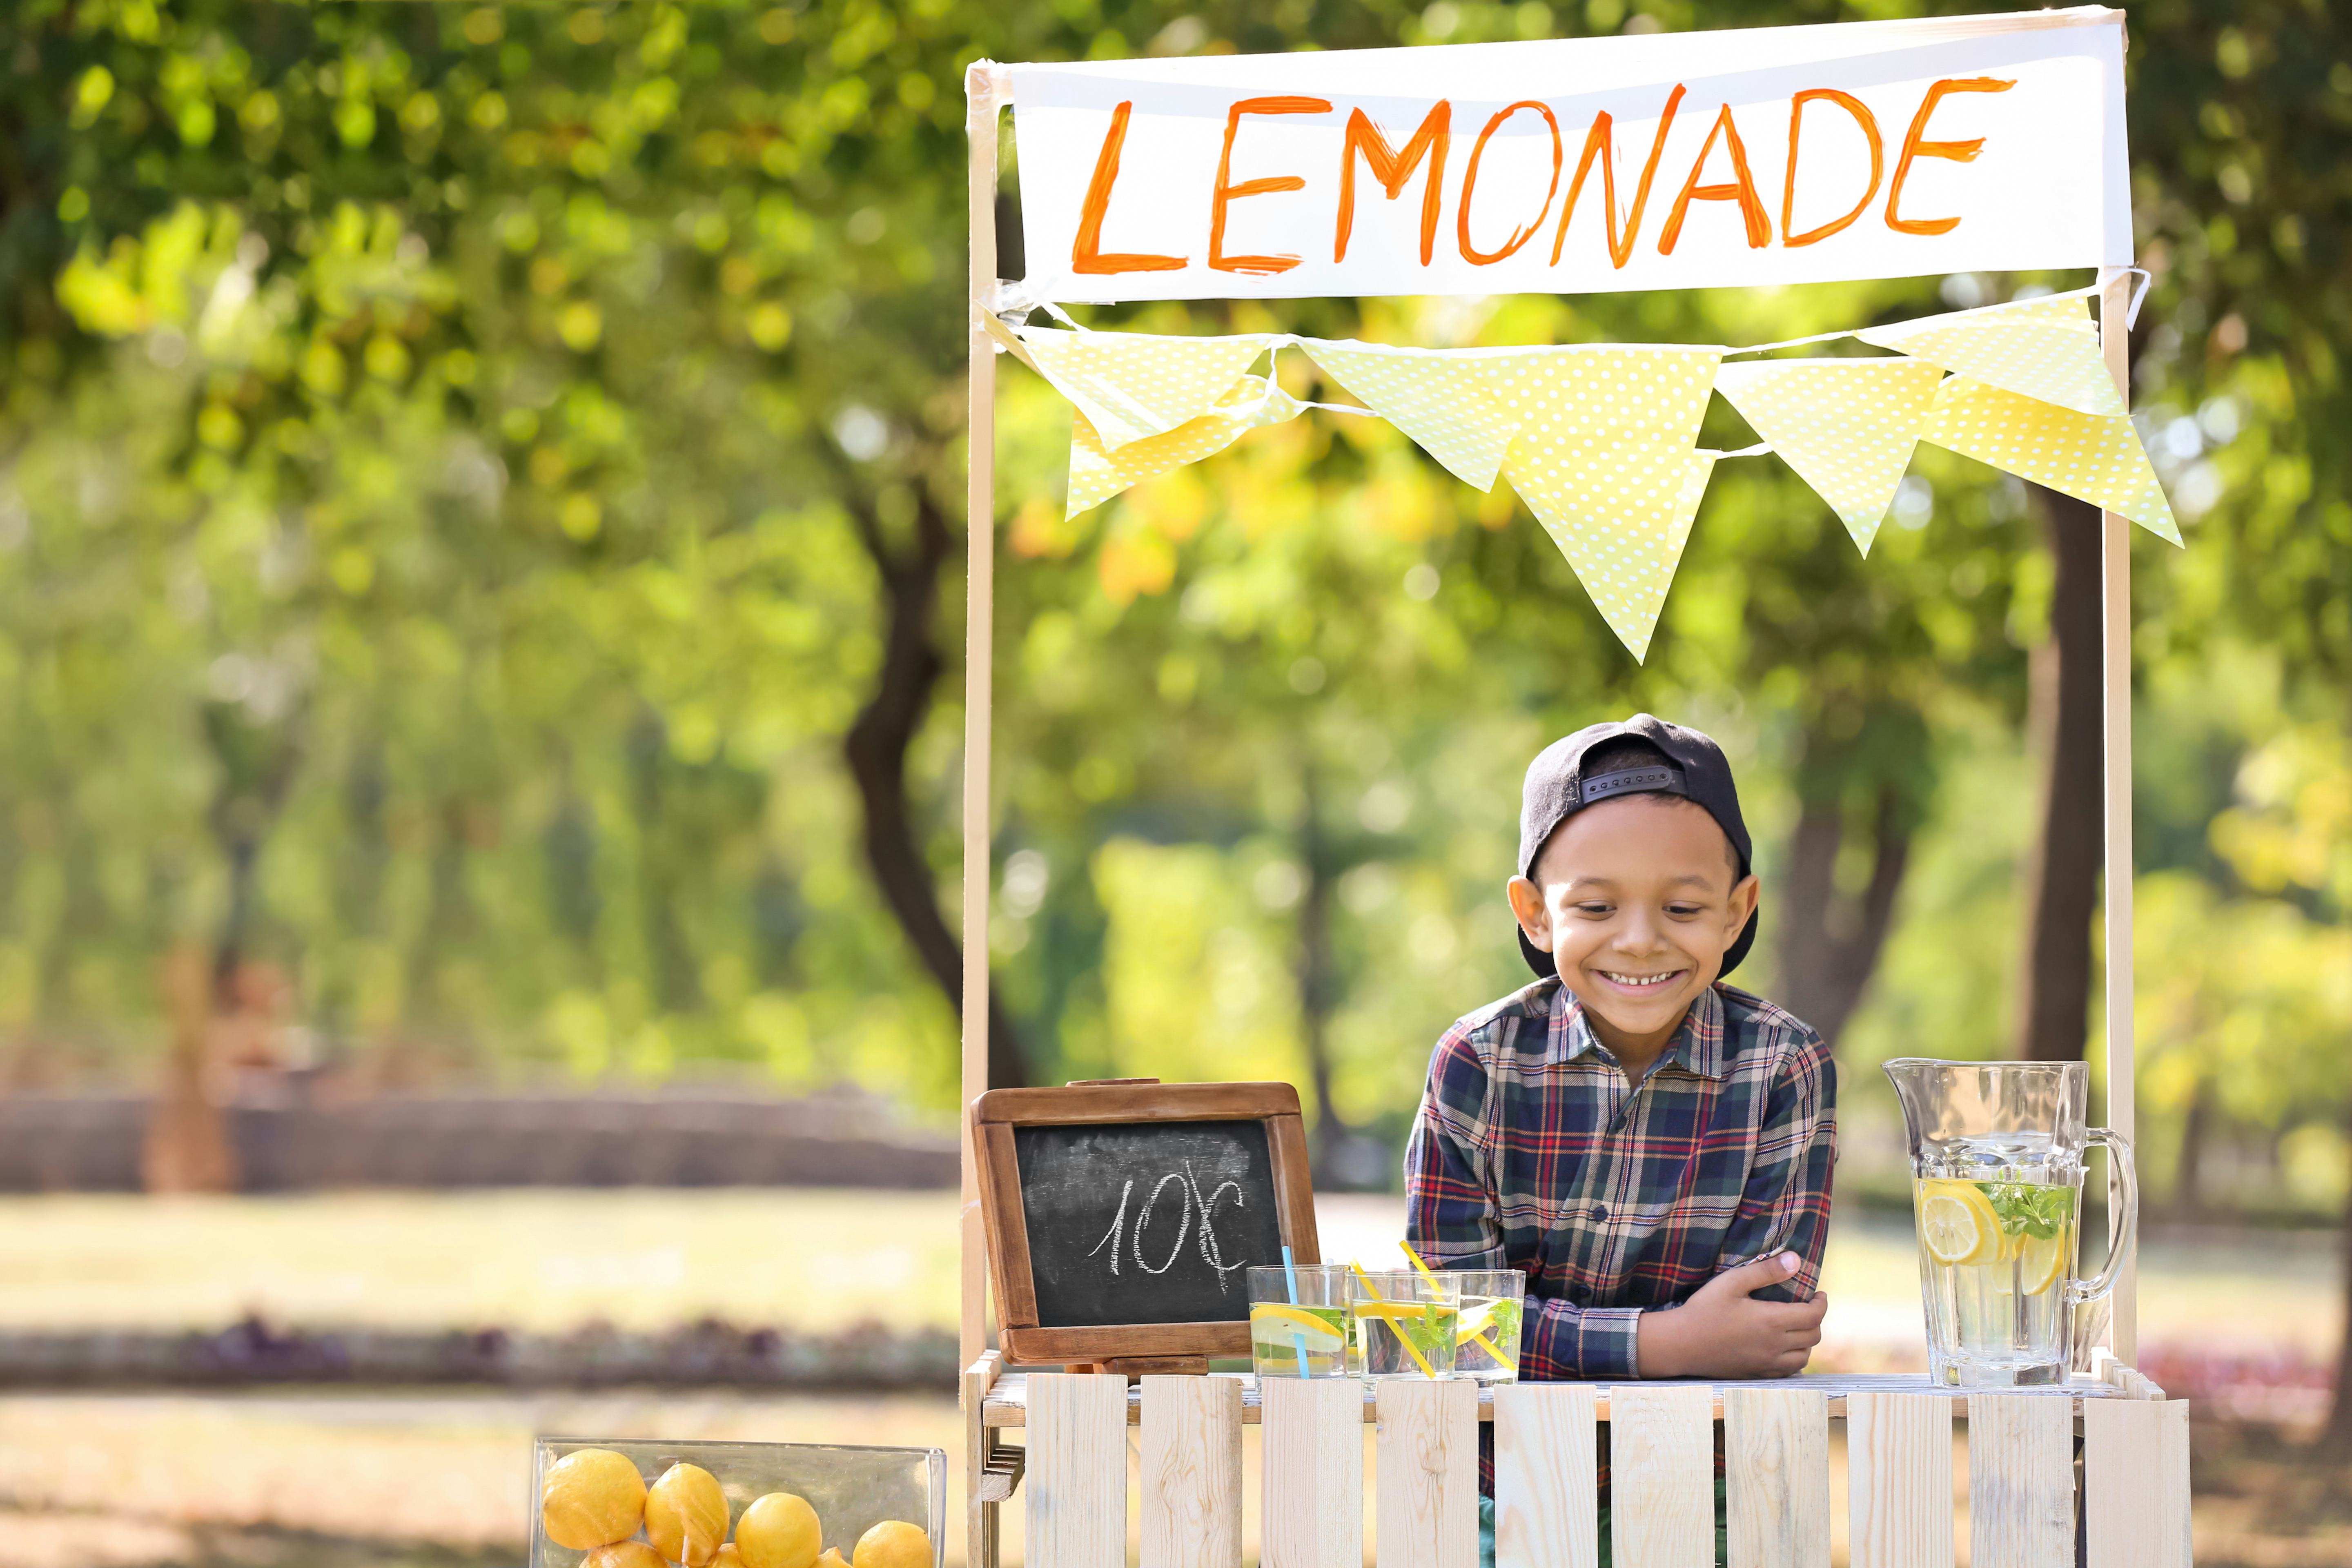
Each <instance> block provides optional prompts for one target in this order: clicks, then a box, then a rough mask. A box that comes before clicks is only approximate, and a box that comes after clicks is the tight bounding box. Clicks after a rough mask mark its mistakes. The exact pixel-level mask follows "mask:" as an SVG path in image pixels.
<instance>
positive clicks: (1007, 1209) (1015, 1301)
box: [971, 1079, 1317, 1367]
mask: <svg viewBox="0 0 2352 1568" xmlns="http://www.w3.org/2000/svg"><path fill="white" fill-rule="evenodd" d="M971 1135H972V1142H973V1154H974V1157H975V1161H976V1163H977V1165H978V1169H979V1175H980V1200H981V1215H982V1223H983V1225H984V1226H985V1228H986V1230H987V1232H988V1254H989V1266H990V1270H991V1274H992V1278H993V1279H994V1282H995V1286H996V1299H997V1311H998V1317H999V1320H1000V1321H1001V1322H1002V1324H1003V1332H1002V1337H1001V1339H1000V1344H1001V1346H1002V1348H1003V1351H1004V1352H1005V1355H1006V1357H1007V1359H1009V1360H1013V1361H1016V1362H1031V1363H1035V1362H1049V1363H1050V1362H1060V1363H1065V1364H1068V1363H1093V1364H1097V1365H1112V1364H1114V1363H1122V1364H1126V1365H1129V1366H1130V1367H1132V1366H1136V1365H1139V1364H1141V1363H1153V1364H1154V1365H1155V1366H1158V1365H1161V1364H1164V1363H1170V1362H1174V1361H1183V1360H1187V1359H1193V1360H1197V1359H1198V1358H1201V1357H1204V1356H1211V1355H1245V1354H1247V1353H1248V1351H1249V1280H1248V1277H1247V1275H1246V1273H1245V1272H1244V1271H1245V1270H1246V1269H1247V1268H1249V1266H1250V1265H1251V1264H1254V1263H1279V1262H1281V1261H1282V1248H1283V1246H1284V1244H1285V1243H1288V1244H1289V1246H1290V1247H1291V1250H1292V1255H1293V1257H1294V1258H1296V1260H1297V1261H1298V1262H1301V1263H1312V1262H1315V1261H1316V1260H1317V1254H1316V1248H1315V1194H1314V1189H1313V1186H1312V1184H1311V1183H1310V1182H1309V1180H1308V1178H1307V1142H1306V1134H1305V1131H1304V1124H1303V1123H1302V1122H1301V1121H1300V1119H1299V1114H1298V1093H1297V1090H1296V1089H1292V1088H1291V1087H1290V1086H1289V1085H1288V1084H1284V1083H1178V1084H1163V1083H1160V1082H1159V1081H1158V1080H1156V1079H1118V1080H1114V1081H1109V1082H1101V1083H1079V1084H1072V1085H1069V1086H1067V1087H1066V1088H1063V1089H992V1090H990V1091H989V1092H988V1093H986V1094H983V1095H982V1096H981V1097H980V1098H979V1099H978V1100H974V1101H972V1106H971ZM1203 1364H1205V1363H1203Z"/></svg>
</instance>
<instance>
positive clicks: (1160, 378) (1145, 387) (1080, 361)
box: [1015, 327, 1272, 452]
mask: <svg viewBox="0 0 2352 1568" xmlns="http://www.w3.org/2000/svg"><path fill="white" fill-rule="evenodd" d="M1015 331H1017V332H1018V334H1019V336H1020V340H1021V342H1022V345H1023V346H1024V347H1025V348H1026V349H1027V350H1028V351H1029V352H1028V353H1027V355H1026V356H1025V357H1026V358H1027V360H1028V362H1029V363H1030V365H1031V366H1032V367H1033V368H1034V370H1035V371H1036V372H1037V374H1040V375H1042V376H1044V377H1045V379H1046V380H1047V381H1049V382H1052V383H1053V384H1054V387H1055V390H1056V391H1058V392H1060V393H1061V395H1063V396H1065V397H1066V398H1068V399H1069V400H1070V402H1071V403H1072V404H1073V405H1076V408H1077V410H1078V412H1079V413H1081V414H1083V415H1085V416H1087V424H1089V425H1091V426H1094V429H1095V434H1096V435H1097V437H1100V439H1101V441H1102V447H1103V450H1104V451H1106V452H1116V451H1118V449H1119V448H1120V447H1124V446H1126V445H1127V444H1128V443H1129V442H1131V441H1141V440H1144V439H1146V438H1148V437H1153V436H1162V435H1166V434H1167V433H1168V432H1169V431H1171V430H1173V429H1175V428H1177V427H1178V426H1181V425H1187V424H1190V423H1191V422H1192V421H1193V420H1194V419H1197V418H1199V417H1200V416H1202V414H1205V413H1207V412H1208V410H1209V408H1210V407H1211V405H1213V404H1215V403H1216V402H1217V400H1218V399H1219V398H1221V397H1223V396H1224V395H1225V394H1226V393H1227V392H1228V391H1229V390H1230V389H1231V388H1232V386H1233V384H1234V380H1235V378H1237V377H1238V376H1239V375H1240V374H1242V372H1244V371H1245V370H1247V369H1248V368H1249V367H1250V364H1251V362H1253V361H1254V360H1255V359H1256V358H1257V357H1258V355H1260V354H1262V353H1265V348H1266V344H1267V343H1268V342H1271V341H1272V339H1271V338H1270V337H1269V336H1268V335H1267V334H1265V333H1263V332H1259V333H1255V334H1252V335H1249V336H1244V337H1228V338H1171V337H1160V336H1155V335H1153V334H1151V333H1148V332H1085V331H1066V330H1064V329H1062V328H1058V327H1021V328H1017V329H1015Z"/></svg>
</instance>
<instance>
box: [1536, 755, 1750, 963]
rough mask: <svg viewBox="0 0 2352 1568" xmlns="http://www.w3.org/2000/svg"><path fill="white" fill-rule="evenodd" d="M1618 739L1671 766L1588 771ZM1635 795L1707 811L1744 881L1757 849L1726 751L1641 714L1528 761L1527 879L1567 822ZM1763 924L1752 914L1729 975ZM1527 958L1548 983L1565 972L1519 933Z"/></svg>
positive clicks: (1728, 958) (1729, 955)
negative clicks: (1675, 798)
mask: <svg viewBox="0 0 2352 1568" xmlns="http://www.w3.org/2000/svg"><path fill="white" fill-rule="evenodd" d="M1612 741H1632V742H1639V743H1640V744H1642V745H1643V746H1645V747H1648V748H1650V749H1651V750H1654V751H1655V752H1657V753H1658V755H1659V756H1660V757H1661V758H1663V759H1664V761H1662V762H1653V763H1633V764H1631V765H1627V764H1623V763H1620V764H1617V765H1614V766H1612V767H1610V768H1609V769H1608V771H1606V772H1603V773H1591V772H1590V771H1588V770H1587V769H1586V767H1585V765H1584V759H1585V758H1586V757H1587V756H1588V755H1590V754H1591V753H1592V752H1596V751H1598V750H1600V749H1601V747H1602V746H1604V745H1606V744H1607V743H1608V742H1612ZM1620 795H1681V796H1682V797H1683V798H1684V799H1685V800H1689V801H1695V802H1696V803H1697V804H1698V805H1703V806H1705V807H1706V811H1707V815H1708V816H1712V817H1714V818H1715V820H1716V822H1717V825H1718V826H1721V827H1722V829H1723V832H1724V836H1725V837H1727V838H1729V839H1730V840H1731V847H1732V849H1733V851H1734V852H1735V853H1737V854H1738V857H1739V874H1740V876H1742V877H1745V876H1747V875H1748V871H1749V870H1750V869H1751V868H1752V867H1753V863H1754V859H1755V850H1754V846H1753V845H1752V844H1750V842H1749V841H1748V824H1747V823H1746V822H1745V821H1743V820H1742V819H1741V817H1740V815H1739V787H1738V785H1737V784H1734V783H1733V782H1732V778H1731V763H1730V762H1729V761H1728V760H1727V759H1726V758H1725V756H1724V754H1723V748H1722V747H1721V746H1718V745H1717V744H1716V743H1715V742H1713V741H1712V740H1709V739H1708V738H1707V737H1706V736H1705V735H1703V734H1701V733H1700V732H1699V731H1696V730H1686V729H1685V728H1683V727H1682V726H1681V725H1679V724H1669V723H1667V722H1666V721H1664V720H1663V719H1654V718H1652V717H1651V716H1650V715H1649V714H1647V713H1636V714H1634V715H1633V717H1632V718H1631V719H1628V720H1625V721H1623V722H1622V723H1613V724H1592V725H1588V726H1587V727H1586V728H1584V729H1581V730H1579V731H1577V732H1576V733H1575V734H1573V735H1570V736H1568V737H1567V738H1566V739H1564V740H1559V741H1554V742H1552V743H1551V744H1550V745H1549V746H1546V747H1545V748H1544V749H1543V750H1542V751H1541V752H1538V754H1537V756H1536V760H1535V761H1534V762H1532V763H1528V777H1527V783H1526V784H1524V785H1523V786H1521V789H1520V792H1519V875H1520V876H1522V877H1528V878H1532V877H1533V876H1534V875H1535V874H1536V857H1537V856H1538V855H1539V854H1541V853H1542V852H1543V847H1544V844H1545V842H1546V841H1547V840H1549V838H1550V837H1551V836H1552V834H1553V833H1554V832H1555V831H1556V830H1557V829H1558V828H1559V825H1560V824H1561V823H1563V822H1566V821H1567V820H1568V819H1569V818H1570V817H1571V816H1575V815H1576V814H1577V813H1578V812H1580V811H1581V810H1583V809H1584V808H1585V807H1586V806H1588V805H1596V804H1598V803H1599V802H1601V801H1604V800H1615V799H1616V798H1617V797H1618V796H1620ZM1759 912H1760V911H1759ZM1757 920H1758V915H1756V914H1750V915H1749V916H1748V928H1747V929H1746V930H1745V931H1741V932H1740V933H1739V937H1738V941H1736V942H1733V943H1732V944H1731V948H1730V951H1728V952H1726V953H1725V954H1724V955H1723V973H1725V974H1728V973H1731V972H1732V971H1733V970H1734V969H1736V968H1738V966H1739V961H1740V960H1741V959H1743V958H1746V957H1747V956H1748V949H1749V948H1751V947H1753V946H1755V945H1756V924H1757ZM1519 955H1520V956H1521V957H1522V958H1525V959H1526V960H1527V961H1528V968H1529V969H1532V970H1534V971H1535V972H1536V973H1537V974H1538V976H1539V977H1541V978H1544V979H1549V978H1550V977H1551V976H1552V975H1553V974H1555V973H1558V969H1557V966H1556V965H1554V963H1552V957H1551V954H1549V953H1548V952H1544V951H1543V949H1541V948H1539V947H1538V946H1537V945H1536V944H1535V943H1533V942H1529V941H1528V933H1527V932H1526V931H1520V932H1519Z"/></svg>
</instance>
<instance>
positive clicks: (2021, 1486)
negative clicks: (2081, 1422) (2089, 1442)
mask: <svg viewBox="0 0 2352 1568" xmlns="http://www.w3.org/2000/svg"><path fill="white" fill-rule="evenodd" d="M1969 1565H1970V1568H2074V1412H2073V1411H2071V1410H2070V1409H2068V1408H2067V1405H2066V1402H2065V1401H2064V1400H2063V1399H2040V1398H2023V1397H2020V1396H2019V1395H2017V1394H1971V1395H1970V1396H1969Z"/></svg>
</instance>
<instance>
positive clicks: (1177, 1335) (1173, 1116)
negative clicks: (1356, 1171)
mask: <svg viewBox="0 0 2352 1568" xmlns="http://www.w3.org/2000/svg"><path fill="white" fill-rule="evenodd" d="M1139 1121H1255V1122H1258V1123H1259V1124H1261V1125H1262V1126H1264V1127H1265V1147H1266V1153H1267V1155H1268V1156H1269V1157H1270V1159H1271V1160H1272V1162H1273V1165H1274V1191H1275V1204H1276V1209H1277V1211H1278V1218H1279V1221H1280V1224H1281V1226H1282V1239H1283V1243H1284V1245H1286V1246H1287V1247H1289V1248H1290V1250H1291V1254H1292V1256H1293V1257H1294V1258H1297V1261H1299V1262H1301V1263H1316V1262H1319V1261H1321V1254H1320V1252H1319V1251H1318V1249H1317V1247H1316V1240H1315V1184H1314V1180H1313V1177H1312V1176H1311V1175H1310V1174H1309V1173H1308V1170H1307V1124H1306V1122H1305V1121H1304V1120H1302V1119H1301V1117H1300V1115H1299V1110H1298V1090H1297V1089H1295V1088H1293V1087H1292V1086H1291V1085H1289V1084H1286V1083H1161V1082H1160V1080H1159V1079H1105V1080H1100V1081H1097V1082H1080V1083H1073V1084H1070V1085H1067V1086H1066V1087H1064V1088H1061V1089H990V1090H989V1091H988V1092H987V1093H985V1094H983V1095H981V1096H980V1097H979V1098H978V1099H976V1100H973V1101H972V1102H971V1121H970V1126H971V1141H972V1156H973V1163H975V1164H976V1165H977V1166H978V1167H979V1175H980V1213H981V1222H982V1226H984V1227H985V1229H986V1231H987V1236H988V1262H989V1269H990V1279H991V1280H992V1283H993V1284H994V1285H995V1287H996V1310H997V1319H998V1321H999V1324H1000V1327H999V1329H998V1331H997V1348H998V1349H1000V1350H1001V1351H1003V1352H1004V1358H1005V1360H1006V1361H1008V1362H1025V1363H1045V1364H1049V1365H1050V1364H1058V1365H1065V1366H1066V1365H1068V1364H1070V1363H1076V1362H1085V1363H1095V1364H1097V1365H1110V1364H1112V1363H1140V1362H1146V1361H1155V1362H1160V1361H1178V1360H1192V1359H1197V1358H1201V1357H1206V1356H1213V1355H1216V1356H1241V1355H1247V1354H1249V1325H1248V1324H1247V1323H1245V1322H1243V1323H1129V1324H1117V1323H1110V1324H1102V1325H1099V1326H1090V1327H1087V1328H1081V1329H1070V1328H1059V1329H1056V1328H1045V1327H1042V1326H1040V1325H1039V1323H1038V1321H1037V1316H1038V1314H1037V1289H1036V1285H1035V1282H1034V1278H1033V1276H1032V1274H1031V1272H1030V1260H1029V1226H1028V1220H1027V1218H1026V1216H1025V1215H1024V1212H1023V1210H1022V1206H1021V1169H1020V1164H1019V1163H1018V1161H1017V1160H1016V1159H1015V1157H1014V1154H1013V1129H1014V1128H1016V1127H1082V1126H1087V1125H1088V1124H1097V1123H1104V1122H1112V1123H1117V1122H1139ZM1171 1370H1172V1369H1171Z"/></svg>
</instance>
